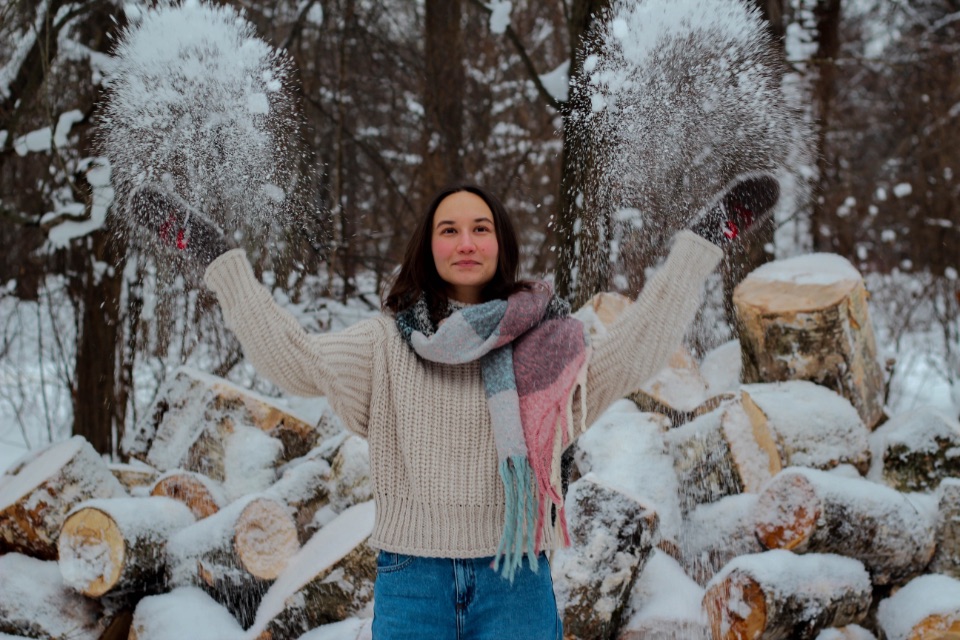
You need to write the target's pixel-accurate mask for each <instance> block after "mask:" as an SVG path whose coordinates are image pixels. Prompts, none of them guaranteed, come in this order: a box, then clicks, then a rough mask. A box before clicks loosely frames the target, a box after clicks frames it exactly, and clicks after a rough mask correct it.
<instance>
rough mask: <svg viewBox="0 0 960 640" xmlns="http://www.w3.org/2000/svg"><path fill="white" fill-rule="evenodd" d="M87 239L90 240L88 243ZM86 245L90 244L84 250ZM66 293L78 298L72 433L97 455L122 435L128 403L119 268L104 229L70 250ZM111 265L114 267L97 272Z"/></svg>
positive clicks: (107, 448)
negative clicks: (122, 379)
mask: <svg viewBox="0 0 960 640" xmlns="http://www.w3.org/2000/svg"><path fill="white" fill-rule="evenodd" d="M88 243H89V244H88ZM88 247H89V248H88ZM71 259H72V261H73V266H74V268H73V275H74V277H73V279H72V281H71V284H70V295H72V296H73V297H74V299H75V300H78V301H79V304H78V305H77V307H78V309H79V310H80V318H79V320H78V323H79V327H78V329H79V331H78V338H77V355H76V369H75V374H74V375H75V380H74V387H73V433H74V434H75V435H81V436H83V437H84V438H86V439H87V440H88V441H90V444H92V445H93V447H94V449H96V450H97V451H98V452H99V453H102V454H112V453H113V449H114V442H115V440H114V437H115V436H117V438H118V439H117V441H119V436H120V435H121V432H122V428H123V417H124V414H125V411H126V405H125V403H124V406H122V407H121V406H118V403H117V401H116V398H117V393H116V390H117V387H118V384H117V382H118V373H119V372H118V371H117V350H118V349H122V348H123V335H122V332H121V330H120V289H121V284H122V277H121V275H120V274H122V272H123V267H122V265H121V264H120V262H119V260H118V256H117V255H116V251H115V246H114V244H113V242H112V240H111V238H110V236H109V234H108V233H107V232H106V231H103V230H100V231H96V232H94V233H92V234H90V236H88V238H87V239H86V242H82V243H80V246H79V247H78V248H77V249H75V250H73V252H72V256H71ZM103 264H106V265H110V267H111V268H113V269H114V270H113V271H110V270H106V271H104V272H102V273H101V269H100V267H101V266H102V265H103Z"/></svg>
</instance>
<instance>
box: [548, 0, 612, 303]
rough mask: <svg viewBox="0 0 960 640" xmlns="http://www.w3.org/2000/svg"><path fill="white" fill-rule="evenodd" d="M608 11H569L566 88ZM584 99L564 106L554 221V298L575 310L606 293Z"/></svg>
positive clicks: (590, 3)
mask: <svg viewBox="0 0 960 640" xmlns="http://www.w3.org/2000/svg"><path fill="white" fill-rule="evenodd" d="M609 6H610V2H609V0H574V1H573V2H572V4H571V6H570V19H569V24H568V27H569V30H570V86H571V87H573V86H575V85H576V83H577V81H578V80H579V78H580V76H581V74H582V73H583V56H582V54H581V51H582V48H583V41H584V38H585V37H586V36H587V35H588V34H589V33H590V30H591V29H592V28H593V25H594V22H595V21H596V20H597V19H598V18H599V17H600V16H601V15H602V12H603V11H604V10H606V9H607V8H608V7H609ZM589 110H590V104H589V102H588V101H587V99H586V96H584V95H579V96H578V95H577V92H576V91H572V92H571V96H570V99H569V100H568V101H567V102H566V103H565V104H564V106H563V152H562V157H561V174H560V200H559V201H560V210H559V213H558V216H557V246H558V248H559V251H558V255H557V273H556V288H557V294H558V295H560V296H561V297H563V298H567V299H568V300H571V301H572V302H573V306H574V308H579V307H581V306H583V304H585V303H586V301H587V300H589V299H590V297H591V296H593V295H594V294H595V293H598V292H600V291H603V290H605V289H607V287H608V284H609V283H608V279H609V263H610V255H609V253H610V250H609V244H608V240H609V232H610V212H609V211H606V210H605V209H604V208H603V207H602V204H601V203H599V202H597V201H596V199H595V194H596V191H597V189H596V184H595V183H596V180H595V178H596V176H595V171H596V169H595V168H594V154H595V150H594V149H593V148H592V145H591V143H590V142H589V141H588V140H587V136H585V135H584V134H583V132H582V131H580V130H579V128H580V127H581V126H582V125H580V123H579V121H580V119H581V117H582V116H583V115H584V114H586V113H589Z"/></svg>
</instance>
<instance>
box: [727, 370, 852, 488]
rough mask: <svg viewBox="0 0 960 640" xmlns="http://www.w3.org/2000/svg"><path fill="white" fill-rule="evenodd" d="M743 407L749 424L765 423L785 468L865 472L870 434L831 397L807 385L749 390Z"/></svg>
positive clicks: (848, 409)
mask: <svg viewBox="0 0 960 640" xmlns="http://www.w3.org/2000/svg"><path fill="white" fill-rule="evenodd" d="M741 401H742V402H743V408H744V410H745V411H746V412H747V415H748V416H750V420H751V422H753V423H757V422H764V423H766V425H767V428H768V429H769V430H770V432H771V433H772V434H773V435H774V437H775V438H776V441H777V450H778V451H779V452H780V458H781V460H782V461H783V465H784V466H797V467H813V468H814V469H832V468H834V467H836V466H838V465H841V464H850V465H853V466H854V467H856V468H857V470H858V471H859V472H860V473H861V474H866V473H867V471H868V470H869V468H870V444H869V436H870V430H869V429H867V426H866V425H865V424H864V423H863V420H861V419H860V414H859V413H857V410H856V409H854V408H853V405H852V404H850V401H849V400H847V399H846V398H844V397H843V396H841V395H839V394H838V393H836V392H835V391H833V390H831V389H828V388H826V387H823V386H821V385H818V384H814V383H812V382H809V381H807V380H789V381H787V382H776V383H769V384H748V385H743V387H742V388H741Z"/></svg>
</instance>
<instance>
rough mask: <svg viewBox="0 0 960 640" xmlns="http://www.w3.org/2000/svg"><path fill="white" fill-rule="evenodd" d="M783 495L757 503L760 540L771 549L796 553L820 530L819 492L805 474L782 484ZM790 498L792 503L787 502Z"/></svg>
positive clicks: (766, 495)
mask: <svg viewBox="0 0 960 640" xmlns="http://www.w3.org/2000/svg"><path fill="white" fill-rule="evenodd" d="M779 489H780V490H779V491H776V492H773V491H770V492H764V493H763V494H761V496H760V499H759V501H758V503H757V514H758V517H757V528H756V532H757V539H758V540H759V541H760V544H762V545H763V546H764V547H766V548H767V549H786V550H788V551H789V550H792V549H796V548H797V547H799V546H800V545H802V544H803V543H804V542H806V541H807V540H808V539H809V538H810V536H811V535H813V533H814V531H816V528H817V521H818V520H819V519H820V515H821V513H822V510H823V506H822V505H821V503H820V498H819V497H818V496H817V492H816V490H815V489H814V487H813V486H812V485H811V484H810V481H809V480H807V478H805V477H804V476H803V475H802V474H793V475H791V476H790V477H789V478H788V481H787V482H782V483H781V486H780V488H779ZM784 494H787V495H789V496H790V499H784V497H783V495H784Z"/></svg>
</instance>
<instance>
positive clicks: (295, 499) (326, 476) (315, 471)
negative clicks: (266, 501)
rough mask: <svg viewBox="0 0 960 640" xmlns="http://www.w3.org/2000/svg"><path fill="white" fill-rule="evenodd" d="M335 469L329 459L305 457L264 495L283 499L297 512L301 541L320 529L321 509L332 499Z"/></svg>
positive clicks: (289, 468) (290, 468)
mask: <svg viewBox="0 0 960 640" xmlns="http://www.w3.org/2000/svg"><path fill="white" fill-rule="evenodd" d="M330 482H331V469H330V465H329V464H328V463H327V461H326V460H323V459H315V460H304V461H302V462H300V463H299V464H296V465H294V466H290V467H288V468H287V470H286V471H284V473H283V476H281V478H280V479H279V480H277V481H276V482H275V483H274V484H273V485H272V486H271V487H270V488H269V489H267V490H266V491H264V495H266V496H269V497H272V498H276V499H277V500H280V501H281V502H283V503H284V504H286V505H287V507H289V508H290V510H291V511H292V512H293V514H294V519H295V521H296V525H297V538H298V539H299V540H300V544H305V543H306V542H307V540H309V539H310V537H311V536H312V535H313V534H314V533H315V532H316V530H317V529H318V528H319V526H318V523H317V521H316V515H317V512H318V511H319V510H320V509H322V508H323V507H325V506H327V505H328V504H329V502H330Z"/></svg>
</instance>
